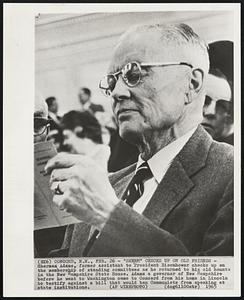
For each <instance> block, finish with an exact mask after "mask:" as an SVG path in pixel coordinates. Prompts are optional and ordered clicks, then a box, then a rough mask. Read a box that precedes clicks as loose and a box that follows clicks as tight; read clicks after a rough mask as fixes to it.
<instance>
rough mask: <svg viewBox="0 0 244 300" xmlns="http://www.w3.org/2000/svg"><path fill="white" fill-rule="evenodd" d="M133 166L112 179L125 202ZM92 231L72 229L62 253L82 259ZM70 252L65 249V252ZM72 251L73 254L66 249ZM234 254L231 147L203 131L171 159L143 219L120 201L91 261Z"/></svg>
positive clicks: (92, 251) (82, 226)
mask: <svg viewBox="0 0 244 300" xmlns="http://www.w3.org/2000/svg"><path fill="white" fill-rule="evenodd" d="M134 171H135V164H134V165H132V166H129V167H127V168H125V169H123V170H120V171H118V172H116V173H114V174H113V175H112V176H111V178H110V180H111V184H112V185H113V187H114V189H115V191H116V194H117V196H118V197H119V198H121V197H122V195H123V193H124V191H125V189H126V187H127V185H128V183H129V181H130V180H131V178H132V176H133V174H134ZM89 231H90V226H89V225H86V224H84V223H80V224H77V225H75V226H74V225H72V226H69V228H68V230H67V232H66V239H65V242H64V244H63V247H62V248H63V254H62V252H57V253H56V254H54V255H55V256H58V255H60V256H62V255H64V253H65V252H66V254H67V253H68V255H69V256H82V253H83V251H84V249H85V246H86V244H87V241H88V235H89ZM65 249H66V250H65ZM68 249H69V250H68ZM152 255H157V256H171V255H179V256H182V255H213V256H215V255H233V147H232V146H229V145H227V144H224V143H217V142H215V141H213V140H212V138H211V137H210V135H209V134H208V133H206V132H205V130H204V129H203V128H202V127H201V126H199V127H198V128H197V130H196V131H195V133H194V134H193V136H192V137H191V138H190V139H189V141H188V142H187V144H186V145H185V146H184V147H183V149H182V150H181V151H180V153H179V154H178V155H177V157H176V158H175V159H174V160H173V162H172V164H171V166H170V168H169V169H168V171H167V173H166V174H165V176H164V178H163V179H162V181H161V182H160V184H159V185H158V187H157V189H156V191H155V193H154V194H153V196H152V198H151V200H150V202H149V203H148V205H147V207H146V209H145V210H144V212H143V215H141V214H138V213H137V212H135V211H134V210H133V209H132V208H131V207H129V206H128V205H127V204H125V203H123V202H122V201H121V202H120V203H119V204H118V205H117V206H116V208H115V209H114V211H113V212H112V214H111V216H110V218H109V220H108V222H107V223H106V225H105V227H104V228H103V230H102V232H101V234H100V235H99V237H98V238H97V240H96V241H95V242H94V244H93V245H92V247H91V249H90V251H89V252H88V256H152Z"/></svg>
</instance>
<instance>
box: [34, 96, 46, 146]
mask: <svg viewBox="0 0 244 300" xmlns="http://www.w3.org/2000/svg"><path fill="white" fill-rule="evenodd" d="M47 116H48V109H47V104H46V103H45V102H44V101H43V100H42V99H41V98H40V97H36V98H35V107H34V120H33V123H34V143H40V142H44V141H45V140H46V138H47V135H48V127H47V126H46V123H47V120H48V117H47ZM37 133H38V134H37Z"/></svg>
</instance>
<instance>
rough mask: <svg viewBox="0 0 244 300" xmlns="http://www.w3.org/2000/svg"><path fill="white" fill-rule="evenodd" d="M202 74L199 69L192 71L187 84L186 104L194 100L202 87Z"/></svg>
mask: <svg viewBox="0 0 244 300" xmlns="http://www.w3.org/2000/svg"><path fill="white" fill-rule="evenodd" d="M203 76H204V73H203V71H202V70H201V69H193V71H192V73H191V78H190V82H189V90H188V93H187V95H186V96H187V97H186V98H187V103H191V102H192V101H193V99H194V98H196V97H197V95H198V94H199V93H200V91H201V90H202V87H203Z"/></svg>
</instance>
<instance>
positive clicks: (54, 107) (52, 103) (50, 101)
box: [46, 97, 58, 114]
mask: <svg viewBox="0 0 244 300" xmlns="http://www.w3.org/2000/svg"><path fill="white" fill-rule="evenodd" d="M46 103H47V106H48V110H49V111H51V112H52V113H54V114H56V113H57V112H58V102H57V99H56V98H55V97H48V98H47V99H46Z"/></svg>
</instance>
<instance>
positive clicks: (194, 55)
mask: <svg viewBox="0 0 244 300" xmlns="http://www.w3.org/2000/svg"><path fill="white" fill-rule="evenodd" d="M150 32H151V33H156V34H157V39H158V47H156V48H157V49H154V50H155V51H158V50H160V47H162V46H165V45H167V47H173V49H174V50H175V51H174V52H177V51H179V53H180V57H181V59H184V60H185V61H186V62H188V63H190V64H192V65H193V66H194V67H196V68H198V67H199V68H201V69H202V70H203V71H204V73H205V74H207V73H208V71H209V56H208V45H207V43H206V42H205V41H204V40H203V39H201V38H200V37H199V36H198V35H197V34H196V33H195V32H194V31H193V29H192V28H191V27H190V26H188V25H186V24H183V23H181V24H145V25H137V26H133V27H131V28H130V29H129V30H128V31H126V32H125V33H124V34H123V35H122V36H121V38H120V42H122V41H123V40H124V39H125V38H133V34H135V33H150ZM158 53H160V52H159V51H158ZM154 54H155V53H154Z"/></svg>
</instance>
